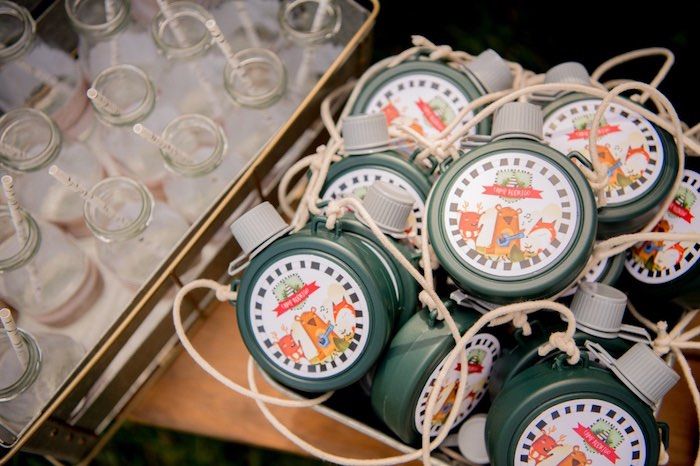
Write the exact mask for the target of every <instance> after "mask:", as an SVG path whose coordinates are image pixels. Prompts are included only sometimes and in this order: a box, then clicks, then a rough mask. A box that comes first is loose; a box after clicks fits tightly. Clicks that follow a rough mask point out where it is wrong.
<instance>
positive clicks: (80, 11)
mask: <svg viewBox="0 0 700 466" xmlns="http://www.w3.org/2000/svg"><path fill="white" fill-rule="evenodd" d="M65 2H66V13H67V15H68V19H69V20H70V22H71V24H72V25H73V28H74V29H75V30H76V31H77V32H78V33H79V34H81V35H83V36H85V37H87V38H90V39H95V40H104V39H108V38H110V37H111V36H113V35H114V34H117V33H118V32H120V31H121V30H122V29H124V28H125V27H126V26H127V25H128V24H129V11H130V9H131V5H130V2H129V0H65Z"/></svg>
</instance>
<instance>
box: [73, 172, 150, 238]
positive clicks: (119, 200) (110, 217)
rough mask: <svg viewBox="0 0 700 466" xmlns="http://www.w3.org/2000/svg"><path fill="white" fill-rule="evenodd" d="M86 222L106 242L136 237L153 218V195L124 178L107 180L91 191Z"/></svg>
mask: <svg viewBox="0 0 700 466" xmlns="http://www.w3.org/2000/svg"><path fill="white" fill-rule="evenodd" d="M88 198H91V199H95V202H86V203H85V206H84V209H83V214H84V216H85V223H86V224H87V226H88V228H89V229H90V231H92V233H93V234H94V235H95V237H97V238H98V239H99V240H101V241H104V242H105V243H116V242H123V241H128V240H131V239H134V238H137V237H139V236H140V235H141V234H142V233H143V232H144V231H145V230H146V228H148V225H150V223H151V220H152V218H153V205H154V201H153V196H152V195H151V193H150V192H149V191H148V190H147V189H146V187H145V186H143V185H142V184H141V183H139V182H137V181H135V180H132V179H131V178H126V177H120V176H118V177H112V178H106V179H104V180H102V181H100V182H99V183H97V184H96V185H95V186H93V187H92V189H90V191H89V193H88Z"/></svg>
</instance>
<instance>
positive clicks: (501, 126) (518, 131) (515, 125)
mask: <svg viewBox="0 0 700 466" xmlns="http://www.w3.org/2000/svg"><path fill="white" fill-rule="evenodd" d="M543 124H544V122H543V116H542V110H541V109H540V107H538V106H537V105H533V104H530V103H527V102H508V103H507V104H505V105H504V106H503V107H501V109H500V110H499V111H498V112H497V113H496V116H495V117H494V119H493V129H492V130H491V137H492V139H494V140H496V139H499V138H502V137H522V138H528V139H536V140H541V139H542V125H543Z"/></svg>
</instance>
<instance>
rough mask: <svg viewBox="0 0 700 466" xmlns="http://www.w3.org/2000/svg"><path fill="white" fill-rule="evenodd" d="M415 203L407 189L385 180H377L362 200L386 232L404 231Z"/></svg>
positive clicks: (371, 215)
mask: <svg viewBox="0 0 700 466" xmlns="http://www.w3.org/2000/svg"><path fill="white" fill-rule="evenodd" d="M413 203H414V201H413V198H412V197H411V195H410V194H409V193H408V192H407V191H406V190H405V189H402V188H399V187H398V186H394V185H393V184H389V183H386V182H384V181H375V182H374V183H373V184H372V185H371V186H370V187H369V189H367V194H365V197H364V199H363V200H362V204H363V205H364V207H365V209H367V212H368V213H369V215H370V217H372V220H374V221H375V223H376V224H377V225H378V226H379V228H381V229H382V231H384V232H386V233H402V232H403V231H404V230H405V229H406V224H407V223H408V216H409V215H410V214H411V212H412V211H413Z"/></svg>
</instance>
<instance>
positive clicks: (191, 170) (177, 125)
mask: <svg viewBox="0 0 700 466" xmlns="http://www.w3.org/2000/svg"><path fill="white" fill-rule="evenodd" d="M163 138H164V139H165V140H167V141H168V142H169V143H170V144H172V145H173V146H174V147H177V149H178V152H176V153H172V152H166V151H161V154H162V155H163V158H164V159H165V163H166V164H167V166H168V168H169V169H170V170H171V171H172V174H171V175H170V176H168V178H167V179H166V181H165V183H164V191H165V198H166V199H167V201H168V203H169V204H170V205H171V206H173V207H174V208H175V209H177V211H178V212H180V213H181V214H182V216H183V217H185V219H187V221H189V222H190V223H194V222H195V221H196V220H197V219H198V218H199V217H200V216H201V215H202V214H203V213H204V212H206V211H207V209H208V208H209V206H210V205H211V203H212V201H213V200H214V199H216V198H217V197H218V196H219V194H221V193H222V192H223V190H224V188H226V186H227V185H228V184H229V182H231V180H232V179H233V178H234V177H235V176H236V175H237V174H238V172H239V171H240V170H241V169H242V168H243V165H244V162H243V160H242V159H241V158H239V157H237V156H234V155H233V154H231V153H230V151H229V150H228V143H227V141H226V137H225V136H224V134H223V130H222V129H221V127H220V126H219V125H217V124H216V123H214V121H212V120H211V119H209V118H207V117H205V116H203V115H196V114H190V115H183V116H180V117H178V118H176V119H174V120H173V121H171V122H170V123H169V124H168V126H167V127H166V128H165V131H164V132H163Z"/></svg>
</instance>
